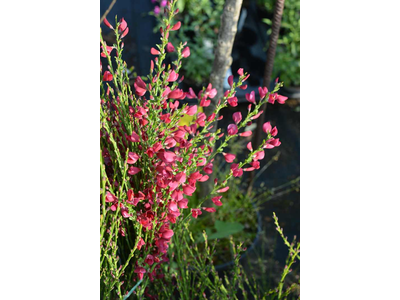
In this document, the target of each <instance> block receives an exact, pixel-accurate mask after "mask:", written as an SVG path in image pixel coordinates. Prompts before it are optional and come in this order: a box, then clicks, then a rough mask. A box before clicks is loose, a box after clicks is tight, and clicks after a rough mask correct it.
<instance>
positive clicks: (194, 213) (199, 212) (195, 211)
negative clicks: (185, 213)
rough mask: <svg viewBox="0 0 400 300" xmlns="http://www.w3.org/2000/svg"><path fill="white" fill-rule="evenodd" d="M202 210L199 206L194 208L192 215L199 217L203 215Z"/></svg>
mask: <svg viewBox="0 0 400 300" xmlns="http://www.w3.org/2000/svg"><path fill="white" fill-rule="evenodd" d="M201 214H202V212H201V210H200V209H199V208H192V216H193V218H195V219H197V216H199V215H201Z"/></svg>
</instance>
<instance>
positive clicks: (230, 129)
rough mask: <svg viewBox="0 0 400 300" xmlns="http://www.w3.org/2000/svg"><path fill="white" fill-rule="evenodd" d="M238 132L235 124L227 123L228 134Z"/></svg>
mask: <svg viewBox="0 0 400 300" xmlns="http://www.w3.org/2000/svg"><path fill="white" fill-rule="evenodd" d="M236 133H238V128H237V126H236V125H235V124H229V125H228V135H235V134H236Z"/></svg>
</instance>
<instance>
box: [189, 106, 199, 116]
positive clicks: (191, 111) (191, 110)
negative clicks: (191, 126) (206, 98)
mask: <svg viewBox="0 0 400 300" xmlns="http://www.w3.org/2000/svg"><path fill="white" fill-rule="evenodd" d="M196 113H197V105H193V106H187V107H186V114H187V115H188V116H193V115H194V114H196Z"/></svg>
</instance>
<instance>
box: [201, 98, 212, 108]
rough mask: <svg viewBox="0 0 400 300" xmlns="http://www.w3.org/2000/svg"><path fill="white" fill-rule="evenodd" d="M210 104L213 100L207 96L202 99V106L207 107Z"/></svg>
mask: <svg viewBox="0 0 400 300" xmlns="http://www.w3.org/2000/svg"><path fill="white" fill-rule="evenodd" d="M210 104H211V100H207V98H203V99H201V101H200V106H201V107H207V106H210Z"/></svg>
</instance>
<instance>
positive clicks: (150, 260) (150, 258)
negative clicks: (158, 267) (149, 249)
mask: <svg viewBox="0 0 400 300" xmlns="http://www.w3.org/2000/svg"><path fill="white" fill-rule="evenodd" d="M144 262H145V263H146V264H148V265H149V266H152V265H153V264H154V257H153V255H151V254H149V255H147V257H146V259H145V260H144Z"/></svg>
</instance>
